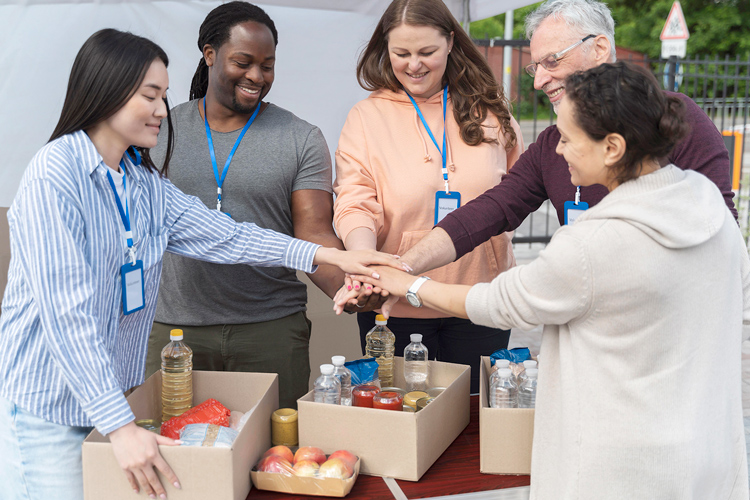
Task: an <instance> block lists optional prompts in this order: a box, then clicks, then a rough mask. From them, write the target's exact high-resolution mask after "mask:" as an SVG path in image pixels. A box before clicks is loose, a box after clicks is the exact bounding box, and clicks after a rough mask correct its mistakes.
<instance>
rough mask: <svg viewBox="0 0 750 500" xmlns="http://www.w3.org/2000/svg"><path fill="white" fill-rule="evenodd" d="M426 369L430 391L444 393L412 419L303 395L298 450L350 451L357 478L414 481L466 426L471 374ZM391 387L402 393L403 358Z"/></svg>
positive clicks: (464, 369)
mask: <svg viewBox="0 0 750 500" xmlns="http://www.w3.org/2000/svg"><path fill="white" fill-rule="evenodd" d="M429 366H430V375H429V382H428V383H429V385H430V386H432V387H444V388H445V390H443V391H442V392H441V393H440V395H438V396H437V397H436V398H435V399H434V400H433V401H432V402H431V403H430V404H429V405H427V406H426V407H425V408H424V409H422V410H420V411H418V412H416V413H410V412H405V411H391V410H380V409H373V408H360V407H355V406H339V405H330V404H323V403H316V402H314V400H313V392H312V391H311V392H309V393H307V394H306V395H305V396H303V397H302V398H300V399H299V400H297V406H298V408H299V420H298V422H299V441H300V446H317V447H319V448H322V449H323V450H339V449H343V450H349V451H350V452H352V453H354V454H355V455H357V456H358V457H359V458H360V461H361V467H360V472H361V473H362V474H368V475H373V476H386V477H393V478H396V479H404V480H407V481H419V478H420V477H422V475H423V474H424V473H425V472H426V471H427V469H429V468H430V466H432V464H433V463H435V460H437V459H438V458H439V457H440V455H441V454H442V453H443V452H444V451H445V450H446V449H447V448H448V446H450V444H451V443H452V442H453V440H454V439H456V437H457V436H458V435H459V434H460V433H461V431H462V430H463V429H465V428H466V426H467V425H469V410H470V407H469V383H470V372H471V368H470V367H469V366H467V365H458V364H452V363H442V362H439V361H430V362H429ZM394 384H395V386H396V387H401V388H404V387H406V383H405V381H404V360H403V358H402V357H396V358H395V362H394Z"/></svg>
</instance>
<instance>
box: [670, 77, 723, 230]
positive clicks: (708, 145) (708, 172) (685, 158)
mask: <svg viewBox="0 0 750 500" xmlns="http://www.w3.org/2000/svg"><path fill="white" fill-rule="evenodd" d="M667 94H669V95H672V96H677V97H679V98H680V99H681V100H682V102H684V103H685V107H686V111H687V116H686V119H687V122H688V123H690V125H691V130H690V133H689V134H688V136H687V137H686V138H685V139H683V140H682V141H681V142H680V143H679V144H677V145H676V146H675V148H674V149H673V150H672V153H670V155H669V161H670V162H671V163H674V164H675V165H677V166H678V167H680V168H682V169H684V170H688V169H690V170H695V171H696V172H700V173H702V174H703V175H705V176H706V177H708V178H709V179H711V180H712V181H713V182H714V184H716V186H717V187H718V188H719V190H720V191H721V194H722V195H723V196H724V202H725V203H726V204H727V207H728V208H729V210H730V211H731V212H732V215H734V218H735V219H736V218H737V209H736V208H735V206H734V201H732V199H733V198H734V192H732V180H731V179H730V178H729V153H728V152H727V148H726V146H724V139H723V138H722V137H721V133H719V130H718V129H717V128H716V125H714V124H713V122H712V121H711V119H710V118H709V117H708V116H707V115H706V113H705V112H703V110H702V109H701V108H700V107H698V105H697V104H695V103H694V102H693V100H692V99H690V98H689V97H688V96H686V95H684V94H678V93H674V92H667Z"/></svg>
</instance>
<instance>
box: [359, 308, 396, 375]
mask: <svg viewBox="0 0 750 500" xmlns="http://www.w3.org/2000/svg"><path fill="white" fill-rule="evenodd" d="M365 343H366V347H365V355H366V356H369V357H372V358H375V359H376V360H377V362H378V378H379V379H380V386H381V387H393V355H394V351H395V350H396V336H395V335H394V334H393V332H392V331H390V330H389V329H388V327H387V326H386V319H385V316H383V315H382V314H378V315H377V316H375V327H374V328H373V329H372V330H370V331H369V332H367V336H366V337H365Z"/></svg>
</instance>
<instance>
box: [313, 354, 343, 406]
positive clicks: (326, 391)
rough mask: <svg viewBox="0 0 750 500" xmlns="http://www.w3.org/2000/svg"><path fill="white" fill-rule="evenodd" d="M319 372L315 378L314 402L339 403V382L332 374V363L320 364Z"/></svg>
mask: <svg viewBox="0 0 750 500" xmlns="http://www.w3.org/2000/svg"><path fill="white" fill-rule="evenodd" d="M320 373H321V375H320V377H318V378H317V379H316V380H315V392H314V394H315V402H316V403H328V404H330V405H338V404H341V382H339V379H338V378H336V375H334V374H333V365H327V364H326V365H320Z"/></svg>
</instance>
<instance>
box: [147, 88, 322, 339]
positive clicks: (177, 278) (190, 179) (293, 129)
mask: <svg viewBox="0 0 750 500" xmlns="http://www.w3.org/2000/svg"><path fill="white" fill-rule="evenodd" d="M199 104H201V105H202V100H200V99H197V100H194V101H190V102H187V103H184V104H181V105H179V106H176V107H175V108H174V109H173V110H172V111H171V113H172V123H173V126H174V128H175V147H174V153H173V155H172V159H171V161H170V164H169V179H170V180H171V181H172V183H174V185H175V186H177V187H178V188H179V189H181V190H182V191H184V192H185V193H188V194H192V195H195V196H197V197H198V198H200V199H201V201H203V203H205V204H206V206H208V207H209V208H212V209H215V208H216V188H217V184H216V178H215V176H214V171H213V167H212V166H211V156H210V153H209V150H208V140H207V138H206V129H205V125H204V122H203V119H202V118H201V115H200V114H199V112H198V105H199ZM209 120H210V117H209ZM164 123H166V122H164ZM240 131H241V130H236V131H233V132H227V133H221V132H216V131H213V130H212V131H211V138H212V140H213V143H214V150H215V153H216V162H217V166H218V169H219V175H221V172H222V170H223V168H224V163H225V162H226V159H227V156H229V152H230V151H231V150H232V147H233V146H234V143H235V141H236V140H237V137H238V136H239V134H240ZM166 145H167V140H166V126H164V127H162V130H161V133H160V134H159V143H158V146H157V147H156V148H154V149H152V150H151V157H152V159H153V160H154V163H155V164H156V165H157V166H159V167H161V165H162V163H163V162H164V157H165V154H166ZM331 182H332V175H331V157H330V153H329V151H328V146H327V145H326V142H325V139H324V138H323V134H322V133H321V131H320V129H318V128H317V127H315V126H313V125H310V124H309V123H307V122H305V121H304V120H301V119H300V118H297V117H296V116H294V115H293V114H292V113H290V112H289V111H286V110H284V109H282V108H279V107H278V106H275V105H273V104H269V105H268V107H266V109H265V110H263V112H262V113H260V114H259V115H258V116H257V117H256V119H255V122H254V123H253V124H252V125H251V126H250V128H249V129H248V130H247V132H246V133H245V136H244V138H243V139H242V142H241V143H240V145H239V146H238V147H237V150H236V151H235V153H234V156H233V158H232V162H231V164H230V166H229V171H228V172H227V176H226V179H225V180H224V184H223V186H222V191H223V194H222V197H221V200H222V212H225V213H229V214H231V216H232V218H233V219H235V220H236V221H240V222H245V221H248V222H254V223H256V224H257V225H259V226H260V227H265V228H269V229H273V230H276V231H279V232H281V233H284V234H288V235H292V236H293V235H294V231H293V227H292V208H291V207H292V191H295V190H298V189H320V190H322V191H327V192H332V189H331ZM168 250H169V248H167V251H168ZM306 304H307V289H306V288H305V285H304V284H303V283H301V282H300V281H299V280H298V279H297V277H296V273H295V271H293V270H290V269H286V268H282V267H251V266H247V265H223V264H212V263H208V262H202V261H198V260H194V259H188V258H185V257H180V256H177V255H173V254H169V253H167V254H166V255H165V256H164V270H163V272H162V280H161V286H160V288H159V298H158V303H157V309H156V318H155V319H156V321H159V322H162V323H169V324H178V325H191V326H198V325H201V326H205V325H218V324H242V323H257V322H260V321H269V320H274V319H278V318H283V317H285V316H288V315H290V314H294V313H297V312H300V311H304V310H305V309H306Z"/></svg>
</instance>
